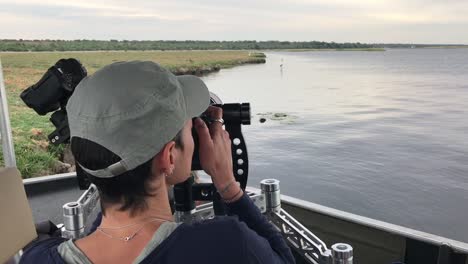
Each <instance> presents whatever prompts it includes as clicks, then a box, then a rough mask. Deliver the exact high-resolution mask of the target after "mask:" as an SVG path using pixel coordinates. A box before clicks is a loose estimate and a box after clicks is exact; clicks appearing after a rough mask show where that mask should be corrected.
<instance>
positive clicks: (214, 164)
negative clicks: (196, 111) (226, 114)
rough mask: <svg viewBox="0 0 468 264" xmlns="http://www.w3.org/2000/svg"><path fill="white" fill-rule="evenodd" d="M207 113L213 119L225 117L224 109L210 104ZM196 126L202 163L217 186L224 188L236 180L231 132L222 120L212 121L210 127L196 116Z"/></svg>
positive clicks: (220, 188)
mask: <svg viewBox="0 0 468 264" xmlns="http://www.w3.org/2000/svg"><path fill="white" fill-rule="evenodd" d="M205 113H206V114H207V115H208V116H209V117H210V118H211V119H213V120H214V119H221V118H222V117H223V110H222V109H221V108H219V107H214V106H210V107H209V108H208V110H207V111H206V112H205ZM194 126H195V129H196V131H197V133H198V138H199V143H200V147H199V151H200V153H199V154H200V165H201V167H202V168H203V170H205V172H206V173H207V174H208V175H210V176H211V178H212V180H213V183H214V185H215V186H216V188H217V189H218V190H222V189H223V188H225V187H226V186H227V185H228V184H229V183H231V182H233V181H235V179H234V175H233V173H232V154H231V139H230V138H229V133H228V132H227V131H226V130H224V129H223V124H221V123H220V122H212V123H211V124H210V127H209V128H208V127H207V125H206V123H205V122H203V120H201V119H200V118H196V119H195V124H194ZM230 189H234V188H230Z"/></svg>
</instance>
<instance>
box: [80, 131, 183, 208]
mask: <svg viewBox="0 0 468 264" xmlns="http://www.w3.org/2000/svg"><path fill="white" fill-rule="evenodd" d="M173 141H175V143H176V147H177V148H180V149H183V142H182V137H181V131H179V133H178V134H177V135H176V137H175V138H174V139H173ZM71 151H72V153H73V156H74V157H75V160H76V163H77V164H76V173H77V174H80V173H81V174H84V175H86V176H87V177H88V179H89V181H90V182H91V183H93V184H95V185H96V187H97V188H98V190H99V196H100V200H101V209H102V213H103V214H105V209H106V208H107V207H108V206H111V205H116V204H121V206H120V207H119V210H120V211H126V210H130V215H135V214H136V213H137V212H141V211H144V210H146V209H147V207H148V205H147V203H146V200H145V199H146V198H147V197H150V196H152V193H153V192H154V190H153V189H152V188H151V186H150V180H151V179H153V177H154V176H153V173H152V166H151V164H152V160H153V159H152V158H151V159H150V160H148V161H146V162H145V163H143V164H141V165H139V166H138V167H136V168H134V169H133V170H130V171H127V172H125V173H123V174H121V175H118V176H115V177H112V178H98V177H95V176H92V175H90V174H88V173H86V172H85V171H84V170H83V169H81V167H80V166H79V165H78V163H79V164H81V165H82V166H84V167H86V168H88V169H90V170H98V169H104V168H106V167H108V166H109V165H112V164H114V163H116V162H118V161H120V160H121V158H120V157H119V156H117V155H116V154H115V153H113V152H112V151H110V150H108V149H107V148H105V147H103V146H101V145H99V144H97V143H95V142H93V141H90V140H87V139H84V138H79V137H73V138H72V140H71ZM155 155H156V154H155Z"/></svg>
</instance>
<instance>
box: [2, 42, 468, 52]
mask: <svg viewBox="0 0 468 264" xmlns="http://www.w3.org/2000/svg"><path fill="white" fill-rule="evenodd" d="M388 48H468V45H463V44H447V45H445V44H398V43H389V44H375V43H374V44H369V43H360V42H354V43H353V42H344V43H337V42H324V41H255V40H243V41H200V40H184V41H175V40H115V39H114V40H87V39H77V40H54V39H34V40H26V39H0V52H34V51H62V52H65V51H183V50H185V51H187V50H257V51H261V50H288V51H293V50H294V51H299V50H340V51H342V50H343V51H382V50H381V49H388Z"/></svg>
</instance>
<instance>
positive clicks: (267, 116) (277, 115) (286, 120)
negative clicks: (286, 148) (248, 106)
mask: <svg viewBox="0 0 468 264" xmlns="http://www.w3.org/2000/svg"><path fill="white" fill-rule="evenodd" d="M257 115H258V116H259V117H260V122H262V120H263V122H265V121H267V120H273V121H280V122H281V123H283V124H293V123H295V120H296V119H298V116H296V115H292V114H289V113H284V112H266V113H258V114H257ZM263 122H262V123H263Z"/></svg>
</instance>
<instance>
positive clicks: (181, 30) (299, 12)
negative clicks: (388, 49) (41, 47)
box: [0, 0, 468, 43]
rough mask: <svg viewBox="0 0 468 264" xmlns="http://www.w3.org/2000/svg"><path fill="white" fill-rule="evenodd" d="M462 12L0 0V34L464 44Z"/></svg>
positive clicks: (243, 2)
mask: <svg viewBox="0 0 468 264" xmlns="http://www.w3.org/2000/svg"><path fill="white" fill-rule="evenodd" d="M466 13H468V2H466V1H456V0H444V1H442V0H411V1H407V0H392V1H390V0H287V1H286V0H223V1H219V0H199V1H196V2H195V1H193V0H172V1H151V0H132V1H129V0H114V1H111V0H101V1H97V2H96V1H90V0H80V1H75V2H72V1H68V2H64V1H58V0H40V1H39V0H20V1H16V2H14V3H12V2H8V1H5V0H0V22H1V23H2V25H5V24H6V25H9V26H8V27H6V29H2V31H0V38H64V39H74V38H93V39H110V38H116V39H181V40H183V39H201V40H203V39H204V40H223V39H226V40H240V39H257V40H271V39H279V40H325V41H331V40H334V41H341V42H343V41H361V42H417V43H430V42H432V41H433V40H434V39H435V38H440V37H441V36H444V38H445V39H444V41H443V42H445V43H468V35H466V34H465V31H464V30H462V28H463V26H465V27H466V28H468V17H467V16H466V15H465V14H466ZM428 27H432V28H438V29H439V30H441V32H434V31H430V30H427V28H428ZM390 32H394V33H392V34H390ZM437 42H438V43H440V40H437Z"/></svg>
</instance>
